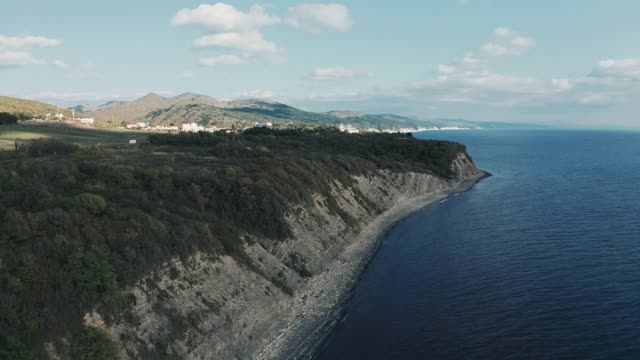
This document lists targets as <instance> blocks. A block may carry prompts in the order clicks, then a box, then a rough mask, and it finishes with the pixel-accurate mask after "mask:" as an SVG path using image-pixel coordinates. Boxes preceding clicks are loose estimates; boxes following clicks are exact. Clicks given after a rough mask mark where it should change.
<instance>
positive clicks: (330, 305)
mask: <svg viewBox="0 0 640 360" xmlns="http://www.w3.org/2000/svg"><path fill="white" fill-rule="evenodd" d="M488 176H490V174H489V173H487V172H483V171H478V172H477V173H476V174H473V175H472V176H469V177H466V178H464V179H463V180H460V181H457V182H455V183H452V184H451V186H450V187H448V188H446V189H443V190H440V191H434V192H430V193H427V194H424V195H421V196H417V197H414V198H411V199H407V201H404V202H402V203H400V204H398V205H396V206H394V207H392V208H390V209H388V210H387V211H385V212H384V213H382V214H381V215H379V216H377V217H376V218H375V219H374V220H373V221H371V222H370V223H369V224H367V226H366V227H365V228H364V229H362V231H360V232H359V234H358V235H357V236H356V239H354V240H353V241H351V242H350V245H349V246H347V247H346V248H345V249H344V252H343V253H342V254H341V255H340V256H339V258H338V259H337V260H336V261H335V266H332V267H331V268H329V269H327V270H326V271H324V272H323V273H321V274H317V275H315V276H314V278H313V280H312V281H309V283H308V284H307V285H306V286H305V287H304V288H302V289H299V290H298V292H297V294H296V296H295V298H294V300H293V304H292V305H291V307H290V308H289V309H288V310H289V311H288V313H287V318H286V320H285V321H284V323H286V326H285V327H283V328H282V329H281V330H280V332H279V333H278V334H276V335H275V336H274V337H273V338H272V339H271V340H270V341H269V342H268V343H267V344H266V346H264V347H263V348H262V349H260V350H259V351H258V352H256V353H255V354H254V356H253V358H255V359H311V358H313V356H314V355H315V352H316V350H317V349H318V347H319V346H320V345H321V344H322V342H323V341H324V340H325V339H326V337H327V335H328V334H330V332H331V331H332V330H333V328H334V326H335V325H336V323H337V322H338V321H339V319H340V312H341V310H342V306H343V304H344V303H345V301H346V300H347V299H348V298H349V296H350V294H351V291H352V289H353V288H354V286H355V285H356V284H357V283H358V281H359V279H360V276H361V274H362V273H363V271H364V269H365V268H366V266H367V265H368V264H369V262H370V261H371V259H372V258H373V256H374V255H375V253H376V251H377V249H378V247H379V246H380V244H381V241H382V239H383V238H384V235H385V234H386V232H387V231H388V230H389V229H390V228H392V227H393V225H395V224H396V223H397V222H399V221H401V220H402V219H404V218H406V217H407V216H409V215H411V214H412V213H414V212H416V211H419V210H421V209H423V208H425V207H428V206H430V205H432V204H435V203H437V202H439V201H442V200H444V199H446V198H448V197H450V196H452V195H454V194H456V193H460V192H465V191H468V190H470V189H471V188H473V186H474V185H475V184H476V183H477V182H479V181H480V180H482V179H484V178H486V177H488Z"/></svg>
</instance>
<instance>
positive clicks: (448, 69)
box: [437, 64, 456, 74]
mask: <svg viewBox="0 0 640 360" xmlns="http://www.w3.org/2000/svg"><path fill="white" fill-rule="evenodd" d="M455 71H456V68H455V66H451V65H443V64H440V65H438V68H437V72H438V74H452V73H454V72H455Z"/></svg>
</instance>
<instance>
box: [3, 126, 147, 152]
mask: <svg viewBox="0 0 640 360" xmlns="http://www.w3.org/2000/svg"><path fill="white" fill-rule="evenodd" d="M40 138H58V139H61V140H64V141H67V142H71V143H74V144H78V145H81V146H91V145H97V144H99V143H100V144H103V145H125V144H128V143H129V140H130V139H136V140H137V142H138V144H140V143H143V142H146V141H147V133H145V132H141V131H130V130H120V129H91V128H79V127H72V126H64V125H57V124H56V125H53V124H38V125H12V126H0V150H13V148H14V143H15V140H16V139H20V140H29V139H40Z"/></svg>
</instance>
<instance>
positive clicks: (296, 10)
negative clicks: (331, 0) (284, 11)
mask: <svg viewBox="0 0 640 360" xmlns="http://www.w3.org/2000/svg"><path fill="white" fill-rule="evenodd" d="M285 21H286V22H287V24H289V25H291V26H293V27H295V28H302V29H305V30H308V31H312V32H320V31H323V30H331V31H339V32H346V31H349V30H350V29H351V26H352V20H351V16H350V15H349V9H348V8H347V7H346V6H344V5H340V4H317V3H308V4H300V5H297V6H294V7H290V8H289V16H288V17H287V18H286V20H285Z"/></svg>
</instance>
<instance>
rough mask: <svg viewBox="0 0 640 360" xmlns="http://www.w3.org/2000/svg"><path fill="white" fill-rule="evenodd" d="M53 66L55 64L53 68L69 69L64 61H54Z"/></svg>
mask: <svg viewBox="0 0 640 360" xmlns="http://www.w3.org/2000/svg"><path fill="white" fill-rule="evenodd" d="M51 64H53V66H55V67H59V68H66V67H67V64H66V63H65V62H64V60H53V62H52V63H51Z"/></svg>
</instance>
